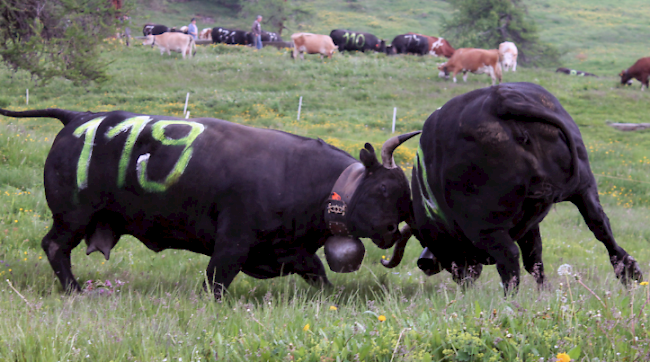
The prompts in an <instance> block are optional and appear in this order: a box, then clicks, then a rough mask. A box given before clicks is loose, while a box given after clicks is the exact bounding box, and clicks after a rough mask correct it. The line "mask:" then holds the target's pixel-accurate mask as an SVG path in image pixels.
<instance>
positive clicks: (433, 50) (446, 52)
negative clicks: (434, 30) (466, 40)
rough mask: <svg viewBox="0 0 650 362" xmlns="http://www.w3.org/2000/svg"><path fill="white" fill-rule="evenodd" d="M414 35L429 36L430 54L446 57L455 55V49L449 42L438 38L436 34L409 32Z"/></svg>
mask: <svg viewBox="0 0 650 362" xmlns="http://www.w3.org/2000/svg"><path fill="white" fill-rule="evenodd" d="M409 34H414V35H419V36H421V37H424V38H427V40H428V41H429V55H433V56H436V57H443V56H444V57H446V58H451V56H452V55H454V51H455V49H454V48H452V47H451V45H450V44H449V42H448V41H447V40H445V39H444V38H437V37H435V36H429V35H422V34H418V33H409Z"/></svg>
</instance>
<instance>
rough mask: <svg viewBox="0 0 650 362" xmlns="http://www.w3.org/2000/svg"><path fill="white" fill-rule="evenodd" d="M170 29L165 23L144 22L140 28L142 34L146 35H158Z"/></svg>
mask: <svg viewBox="0 0 650 362" xmlns="http://www.w3.org/2000/svg"><path fill="white" fill-rule="evenodd" d="M169 31H170V29H169V27H167V26H166V25H161V24H146V25H145V26H144V27H143V28H142V34H144V36H147V35H160V34H162V33H166V32H169Z"/></svg>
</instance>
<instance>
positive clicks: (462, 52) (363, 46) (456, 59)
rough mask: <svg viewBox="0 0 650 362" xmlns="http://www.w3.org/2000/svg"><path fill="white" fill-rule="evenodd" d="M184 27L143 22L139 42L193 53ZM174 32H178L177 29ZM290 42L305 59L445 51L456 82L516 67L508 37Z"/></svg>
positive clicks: (205, 35) (346, 34)
mask: <svg viewBox="0 0 650 362" xmlns="http://www.w3.org/2000/svg"><path fill="white" fill-rule="evenodd" d="M184 28H186V27H182V28H180V29H179V30H178V31H177V30H176V29H175V28H169V27H167V26H165V25H160V24H146V25H145V26H144V28H143V29H142V32H143V34H144V35H145V36H146V37H147V40H145V42H144V43H143V44H145V45H154V44H158V46H159V47H160V52H161V54H162V53H163V52H164V51H165V50H166V51H167V52H168V53H169V50H170V49H171V50H174V51H177V52H180V53H182V54H183V58H185V55H191V50H190V49H191V47H192V44H191V43H192V40H188V39H187V38H188V37H187V36H184V35H182V33H186V32H187V29H184ZM176 34H177V35H176ZM199 39H202V40H209V39H212V42H213V43H223V44H233V45H251V44H253V35H252V33H251V32H248V31H244V30H237V29H226V28H223V27H214V28H205V29H203V30H202V31H201V32H200V33H199ZM262 41H263V42H281V41H283V40H282V38H281V37H280V35H278V34H276V33H272V32H267V31H263V32H262ZM291 42H292V45H293V52H292V57H293V58H296V57H298V56H300V58H301V59H304V55H303V54H304V53H307V54H320V55H321V57H322V56H327V57H332V55H333V54H334V52H335V51H336V50H338V51H339V52H344V51H362V52H365V51H376V52H381V53H386V54H388V55H393V54H418V55H426V54H430V55H433V56H437V57H446V58H448V59H449V60H448V61H447V62H445V63H443V64H441V65H440V66H439V67H438V69H439V70H440V76H441V77H445V78H448V77H449V75H450V74H452V75H453V79H454V82H456V75H457V74H458V73H460V72H462V73H463V80H465V81H467V73H468V72H471V73H475V74H482V73H486V74H488V75H490V77H491V78H492V84H493V85H494V84H495V82H496V81H497V80H498V81H499V82H501V71H502V69H505V70H506V71H507V70H509V69H510V68H512V70H513V71H516V70H517V55H518V51H517V46H516V45H515V44H514V43H512V42H504V43H502V44H501V45H500V46H499V49H490V50H485V49H473V48H461V49H454V48H453V47H452V46H451V45H450V44H449V42H448V41H447V40H445V39H444V38H438V37H434V36H428V35H422V34H417V33H408V34H400V35H397V36H396V37H395V38H393V41H392V42H391V44H390V45H386V40H383V39H379V38H377V37H376V36H375V35H373V34H370V33H365V32H352V31H349V30H343V29H335V30H332V32H331V33H330V35H323V34H312V33H294V34H292V35H291Z"/></svg>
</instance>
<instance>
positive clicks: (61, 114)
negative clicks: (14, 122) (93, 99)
mask: <svg viewBox="0 0 650 362" xmlns="http://www.w3.org/2000/svg"><path fill="white" fill-rule="evenodd" d="M0 114H1V115H3V116H6V117H16V118H40V117H44V118H56V119H58V120H59V121H61V123H63V125H64V126H66V125H67V124H68V123H70V122H72V120H74V119H75V118H76V117H78V116H79V115H80V114H81V112H74V111H67V110H65V109H58V108H47V109H35V110H32V111H24V112H14V111H10V110H7V109H2V108H0Z"/></svg>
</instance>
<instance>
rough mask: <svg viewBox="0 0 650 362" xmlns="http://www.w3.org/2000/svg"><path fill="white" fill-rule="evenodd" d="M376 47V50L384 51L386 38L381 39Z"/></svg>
mask: <svg viewBox="0 0 650 362" xmlns="http://www.w3.org/2000/svg"><path fill="white" fill-rule="evenodd" d="M378 48H379V49H377V51H378V52H380V53H385V52H386V40H383V39H382V40H381V41H380V42H379V44H378Z"/></svg>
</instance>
